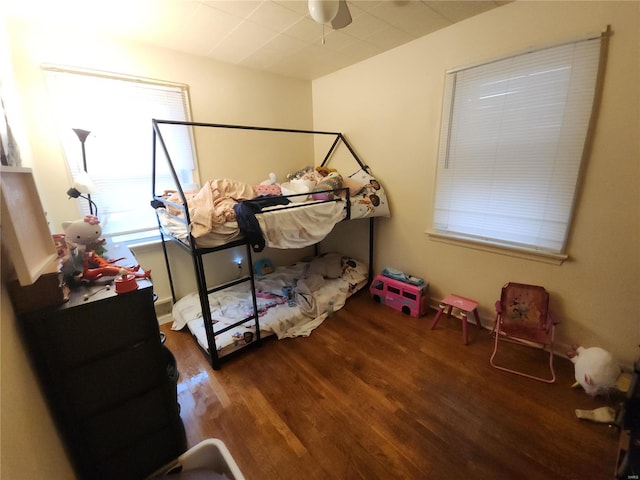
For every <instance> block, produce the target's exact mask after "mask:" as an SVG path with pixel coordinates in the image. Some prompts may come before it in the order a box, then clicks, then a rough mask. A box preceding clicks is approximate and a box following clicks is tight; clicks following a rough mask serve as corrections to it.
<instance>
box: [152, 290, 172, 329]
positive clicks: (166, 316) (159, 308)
mask: <svg viewBox="0 0 640 480" xmlns="http://www.w3.org/2000/svg"><path fill="white" fill-rule="evenodd" d="M153 306H154V307H155V310H156V317H158V323H159V324H160V325H162V324H165V323H169V322H171V321H172V320H173V318H172V316H171V311H172V310H173V299H172V298H171V297H167V298H159V299H158V300H156V302H155V303H154V305H153Z"/></svg>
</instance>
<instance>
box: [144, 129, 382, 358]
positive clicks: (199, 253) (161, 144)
mask: <svg viewBox="0 0 640 480" xmlns="http://www.w3.org/2000/svg"><path fill="white" fill-rule="evenodd" d="M152 125H153V146H152V155H153V166H152V194H153V200H152V201H151V206H152V207H153V208H154V209H157V208H160V207H166V206H167V205H169V206H171V207H173V208H175V209H178V210H181V211H182V213H183V215H182V217H177V216H176V217H175V218H176V219H179V220H180V221H182V222H184V224H185V226H186V227H187V232H188V243H185V242H184V241H180V240H178V239H176V238H175V237H173V236H172V235H168V234H166V233H165V231H164V228H163V226H162V224H161V221H160V218H159V216H158V229H159V232H160V238H161V241H162V242H161V243H162V251H163V254H164V259H165V265H166V268H167V274H168V277H169V286H170V288H171V297H172V300H173V303H175V302H176V301H177V298H176V293H175V288H174V283H173V276H172V273H171V264H170V261H169V253H168V251H167V246H166V242H167V241H168V240H169V241H173V242H175V243H177V244H178V245H180V246H181V247H182V248H183V249H184V250H186V251H187V252H188V253H189V254H190V255H191V257H192V260H193V265H194V272H195V276H196V283H197V288H198V296H199V298H200V306H201V309H202V317H203V322H204V327H205V331H206V334H207V342H208V349H209V351H208V352H206V351H204V350H203V353H204V354H205V355H206V356H207V357H208V359H209V363H210V364H211V367H212V368H213V369H214V370H218V369H220V368H221V364H222V361H223V360H224V359H227V358H229V357H231V356H233V355H234V354H236V353H238V352H240V351H241V350H244V349H246V348H249V347H254V346H259V345H261V343H262V338H261V336H260V320H259V315H258V306H257V300H256V290H255V281H254V271H253V261H252V254H251V250H252V249H251V245H250V243H249V242H248V240H247V239H246V238H241V239H238V240H234V241H231V242H229V243H226V244H224V245H220V246H217V247H204V248H201V247H197V242H196V239H195V238H194V237H193V236H192V234H191V230H190V229H189V228H188V227H189V225H190V224H191V219H190V217H189V208H188V204H187V201H186V197H185V193H184V190H183V189H182V185H181V182H180V180H179V178H178V175H177V173H176V170H175V167H174V165H173V162H172V161H171V156H170V155H169V151H168V149H167V146H166V143H165V140H164V138H163V136H162V132H161V128H160V126H161V125H180V126H185V127H191V128H193V127H206V128H220V129H235V130H257V131H265V132H281V133H292V134H302V135H329V136H334V137H335V138H334V140H333V143H332V144H331V147H330V148H329V151H328V152H327V153H326V155H325V157H324V159H323V161H322V163H321V166H326V165H327V163H328V162H329V160H330V158H331V156H332V154H333V153H334V151H335V150H336V148H337V147H338V145H339V144H340V143H342V144H344V146H345V147H346V148H347V149H348V151H349V153H350V154H351V156H352V157H353V158H354V159H355V161H356V162H357V163H358V165H359V166H360V167H361V168H362V169H363V170H365V171H366V172H367V173H370V172H369V167H368V166H367V165H365V164H364V163H363V162H362V161H361V160H360V158H359V157H358V155H357V154H356V152H355V151H354V149H353V148H352V147H351V145H350V144H349V142H348V141H347V139H346V138H345V136H344V135H343V134H342V133H339V132H325V131H314V130H298V129H286V128H272V127H255V126H246V125H228V124H219V123H202V122H187V121H174V120H157V119H153V120H152ZM158 148H160V149H161V152H162V153H163V154H164V155H165V157H166V159H167V163H168V167H169V171H170V173H171V176H172V178H173V181H174V183H175V186H176V190H177V192H178V195H179V197H180V200H181V204H177V203H173V202H170V201H168V200H167V199H166V198H164V197H163V196H162V195H158V194H157V193H156V173H157V170H156V166H157V161H158V160H157V157H158ZM339 190H343V191H346V194H347V198H346V205H347V207H346V208H347V216H346V218H345V219H344V220H349V219H350V209H349V206H350V202H349V192H348V189H344V188H343V189H336V191H339ZM283 197H285V195H283ZM247 201H249V202H250V201H251V200H247ZM328 201H335V200H328ZM300 205H301V204H300ZM296 206H298V204H295V205H292V206H290V207H285V208H296ZM344 220H343V221H344ZM368 220H369V230H368V233H369V252H368V262H369V263H368V268H369V280H368V281H369V282H371V279H372V278H373V238H374V217H369V218H368ZM242 245H244V246H245V254H244V255H245V257H246V263H247V265H248V268H249V274H248V275H246V276H244V277H241V278H238V279H235V280H232V281H230V282H225V283H223V284H221V285H218V286H216V287H213V288H209V287H208V286H207V280H206V272H205V268H204V263H203V257H204V255H207V254H209V253H212V252H219V251H222V250H227V249H229V248H234V247H238V246H242ZM315 252H316V255H317V254H318V244H316V245H315ZM246 282H249V283H250V288H251V296H252V302H253V313H252V314H251V315H249V316H247V317H246V318H244V319H242V320H240V321H238V322H236V323H234V324H232V325H229V326H227V327H225V328H223V329H221V330H219V331H218V332H215V331H214V328H213V323H212V319H211V308H210V306H209V299H208V296H209V294H211V293H214V292H217V291H220V290H224V289H226V288H229V287H232V286H235V285H238V284H241V283H246ZM367 285H368V284H367ZM365 288H366V287H365ZM251 321H253V322H254V325H255V332H254V333H255V340H254V341H252V342H251V343H249V344H247V345H246V346H244V347H242V348H239V349H238V350H235V351H233V352H231V353H229V354H227V355H224V356H220V355H219V352H218V350H217V347H216V342H215V336H216V334H221V333H224V332H226V331H228V330H231V329H233V328H237V327H238V326H240V325H244V324H245V323H247V322H251Z"/></svg>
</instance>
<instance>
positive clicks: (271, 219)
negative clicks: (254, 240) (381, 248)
mask: <svg viewBox="0 0 640 480" xmlns="http://www.w3.org/2000/svg"><path fill="white" fill-rule="evenodd" d="M345 216H346V211H345V208H344V202H327V203H321V204H317V203H313V202H312V203H310V204H309V205H305V206H301V207H297V208H289V209H281V210H274V211H269V210H267V209H263V211H262V213H260V214H258V215H256V219H257V220H258V224H259V225H260V230H262V235H263V237H264V240H265V242H266V245H267V246H268V247H271V248H302V247H307V246H309V245H314V244H316V243H318V242H319V241H320V240H322V239H323V238H324V237H326V236H327V235H328V234H329V232H331V230H333V227H334V226H335V224H336V223H338V222H339V221H341V220H343V219H344V218H345Z"/></svg>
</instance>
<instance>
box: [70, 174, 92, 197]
mask: <svg viewBox="0 0 640 480" xmlns="http://www.w3.org/2000/svg"><path fill="white" fill-rule="evenodd" d="M73 186H74V188H76V189H77V190H78V191H79V192H80V193H95V192H96V191H97V188H96V185H95V183H93V180H91V177H90V176H89V174H88V173H87V172H78V174H77V175H76V176H75V177H74V179H73Z"/></svg>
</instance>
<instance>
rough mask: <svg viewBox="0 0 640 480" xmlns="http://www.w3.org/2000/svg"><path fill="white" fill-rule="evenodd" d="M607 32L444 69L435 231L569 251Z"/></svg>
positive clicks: (517, 246)
mask: <svg viewBox="0 0 640 480" xmlns="http://www.w3.org/2000/svg"><path fill="white" fill-rule="evenodd" d="M600 49H601V38H600V37H598V38H590V39H587V40H580V41H577V42H572V43H568V44H564V45H560V46H555V47H551V48H546V49H541V50H537V51H532V52H527V53H525V54H521V55H517V56H513V57H510V58H505V59H502V60H498V61H494V62H490V63H486V64H483V65H480V66H474V67H470V68H466V69H460V70H456V71H452V72H448V73H447V78H446V87H445V98H444V105H443V123H442V125H443V126H442V131H441V138H440V147H439V153H438V165H437V169H438V171H437V175H436V193H435V202H434V212H433V230H432V232H431V233H432V234H433V235H435V236H436V237H446V238H453V239H456V240H463V241H472V242H479V243H482V244H487V245H492V246H499V247H507V248H512V249H521V250H525V251H533V252H538V253H542V254H543V255H549V256H559V257H564V251H565V244H566V239H567V235H568V231H569V226H570V222H571V216H572V211H573V204H574V197H575V192H576V186H577V182H578V177H579V173H580V166H581V163H582V157H583V155H584V152H585V143H586V138H587V133H588V131H589V127H590V122H591V114H592V110H593V105H594V99H595V92H596V84H597V77H598V72H599V60H600Z"/></svg>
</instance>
